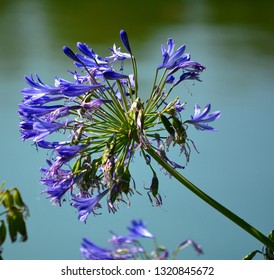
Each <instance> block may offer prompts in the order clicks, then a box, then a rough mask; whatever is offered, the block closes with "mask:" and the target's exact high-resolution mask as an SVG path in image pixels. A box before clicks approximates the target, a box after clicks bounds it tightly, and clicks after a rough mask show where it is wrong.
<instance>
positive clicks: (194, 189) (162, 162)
mask: <svg viewBox="0 0 274 280" xmlns="http://www.w3.org/2000/svg"><path fill="white" fill-rule="evenodd" d="M146 152H147V153H148V154H149V155H150V156H151V157H152V158H153V159H154V160H156V161H157V162H158V163H159V164H160V165H161V166H162V167H163V168H164V169H165V170H166V171H167V172H169V173H170V174H171V175H172V176H173V177H174V178H176V179H177V180H178V181H179V182H180V183H182V184H183V185H184V186H185V187H187V188H188V189H189V190H190V191H192V192H193V193H194V194H196V195H197V196H198V197H199V198H201V199H202V200H203V201H205V202H206V203H207V204H209V205H210V206H211V207H213V208H214V209H216V210H217V211H219V212H220V213H221V214H223V215H224V216H226V217H227V218H228V219H230V220H231V221H232V222H234V223H235V224H237V225H238V226H239V227H241V228H242V229H244V230H245V231H246V232H248V233H249V234H251V235H252V236H253V237H255V238H256V239H257V240H259V241H260V242H262V243H263V244H264V245H265V246H266V247H267V248H269V249H271V250H274V242H273V241H272V240H271V239H270V238H268V237H267V236H265V235H264V234H263V233H261V232H260V231H258V230H257V229H256V228H254V227H253V226H251V225H250V224H249V223H247V222H246V221H244V220H243V219H241V218H240V217H239V216H237V215H236V214H234V213H233V212H231V211H230V210H229V209H227V208H226V207H224V206H223V205H222V204H220V203H219V202H217V201H216V200H214V199H213V198H211V197H210V196H208V195H207V194H206V193H204V192H203V191H202V190H200V189H199V188H198V187H196V186H195V185H194V184H193V183H191V182H190V181H188V180H187V179H186V178H185V177H184V176H182V175H181V174H180V173H179V172H177V171H176V170H175V169H174V168H173V167H172V166H170V165H169V164H168V163H167V162H166V161H165V160H164V159H162V158H161V157H160V156H159V155H158V154H157V153H156V152H155V151H154V150H153V149H152V148H148V149H147V150H146Z"/></svg>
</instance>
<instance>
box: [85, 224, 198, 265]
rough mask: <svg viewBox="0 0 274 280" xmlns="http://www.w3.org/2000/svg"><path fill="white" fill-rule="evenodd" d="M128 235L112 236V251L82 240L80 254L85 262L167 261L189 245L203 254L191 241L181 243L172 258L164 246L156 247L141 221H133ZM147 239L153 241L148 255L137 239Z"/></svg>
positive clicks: (153, 238)
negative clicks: (152, 247) (151, 249)
mask: <svg viewBox="0 0 274 280" xmlns="http://www.w3.org/2000/svg"><path fill="white" fill-rule="evenodd" d="M127 229H128V231H129V234H128V235H116V234H113V235H112V237H111V239H110V240H109V243H110V244H111V246H112V249H109V248H103V247H100V246H97V245H95V244H94V243H93V242H91V241H90V240H89V239H87V238H83V240H82V246H81V248H80V252H81V254H82V257H83V258H84V259H86V260H142V259H144V260H148V259H149V260H151V259H156V260H167V259H169V258H171V257H172V258H173V259H176V257H177V254H178V253H179V252H180V251H181V250H183V249H184V248H186V247H187V246H189V245H192V246H193V248H194V250H195V251H196V252H197V254H198V255H201V254H203V251H202V248H201V246H200V245H198V244H197V243H196V242H194V241H193V240H192V239H187V240H185V241H183V242H181V243H180V244H179V245H178V246H177V248H176V249H175V250H174V251H173V253H172V256H170V252H169V251H168V250H167V249H166V248H165V247H164V246H158V245H157V240H156V238H155V236H154V235H153V234H152V233H150V232H149V231H148V229H147V227H146V226H145V225H144V223H143V221H142V220H139V221H137V220H133V221H132V222H131V227H128V228H127ZM142 238H149V239H152V240H153V243H154V247H155V248H154V250H153V251H152V252H151V253H149V252H148V251H147V250H145V248H144V247H143V246H142V244H141V243H140V241H139V239H142Z"/></svg>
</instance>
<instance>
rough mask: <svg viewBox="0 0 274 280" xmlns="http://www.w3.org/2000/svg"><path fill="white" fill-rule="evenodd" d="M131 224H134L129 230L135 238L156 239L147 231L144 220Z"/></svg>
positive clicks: (134, 221) (133, 221)
mask: <svg viewBox="0 0 274 280" xmlns="http://www.w3.org/2000/svg"><path fill="white" fill-rule="evenodd" d="M131 223H132V227H128V228H127V229H128V230H129V231H130V233H131V236H133V237H135V238H139V237H146V238H154V236H153V234H152V233H150V232H149V231H148V230H147V228H146V226H145V225H144V224H143V221H142V220H139V221H136V220H132V221H131Z"/></svg>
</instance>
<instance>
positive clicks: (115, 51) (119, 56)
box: [106, 44, 131, 63]
mask: <svg viewBox="0 0 274 280" xmlns="http://www.w3.org/2000/svg"><path fill="white" fill-rule="evenodd" d="M120 49H121V48H116V45H115V44H114V45H113V48H110V50H111V52H112V55H111V56H108V57H106V61H108V62H111V63H113V62H115V61H117V60H125V59H131V55H130V54H128V53H123V52H121V51H120Z"/></svg>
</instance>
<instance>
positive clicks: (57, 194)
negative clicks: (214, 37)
mask: <svg viewBox="0 0 274 280" xmlns="http://www.w3.org/2000/svg"><path fill="white" fill-rule="evenodd" d="M120 39H121V41H122V44H123V46H124V47H125V49H126V50H125V52H124V51H121V48H120V47H119V46H118V45H117V46H116V44H114V45H113V47H112V48H110V54H109V55H108V56H106V57H102V56H100V55H98V54H97V53H96V52H95V50H94V49H92V48H90V47H89V46H88V45H87V44H86V43H81V42H78V43H77V49H78V52H74V51H73V50H72V49H71V48H69V47H64V48H63V51H64V53H65V55H66V56H68V57H69V58H70V59H72V60H73V62H74V65H75V66H76V70H71V71H70V73H71V74H72V78H71V80H67V79H63V78H61V77H55V78H54V85H49V84H46V83H44V82H42V80H41V79H40V77H39V76H38V75H35V76H34V75H30V76H26V77H25V81H26V83H27V87H25V88H24V89H22V91H21V93H22V103H21V104H19V110H18V113H19V116H20V118H21V122H20V131H21V136H22V140H27V139H31V140H33V142H34V143H35V146H36V147H37V148H39V149H40V148H41V149H46V150H47V151H50V152H48V155H49V158H48V159H47V163H48V166H47V167H46V168H42V169H41V172H42V174H43V177H42V178H41V180H40V182H41V183H42V184H43V185H44V186H45V190H44V191H43V193H45V194H47V197H48V198H49V199H50V200H51V202H52V203H53V204H58V205H62V202H64V201H66V200H68V201H70V204H71V205H72V206H73V207H75V208H77V210H78V218H79V220H80V221H82V222H86V220H87V218H88V217H89V215H90V213H93V214H95V213H97V212H96V209H97V208H100V207H102V200H106V204H107V207H108V210H109V211H110V212H116V211H117V210H118V209H119V204H120V203H127V204H130V197H131V196H132V195H133V194H134V193H137V194H139V193H140V187H139V185H140V182H138V181H136V180H135V179H134V178H133V176H132V172H131V170H132V169H131V166H132V164H133V159H134V157H135V154H138V155H141V157H142V158H143V160H144V163H145V164H144V166H146V167H148V168H149V169H150V170H151V174H152V179H151V180H150V181H149V182H151V184H150V187H145V189H146V191H147V194H148V197H149V200H150V201H151V203H152V204H154V205H157V206H160V205H162V203H163V201H162V196H161V195H160V191H161V187H162V186H161V183H160V180H159V178H158V175H157V172H156V170H155V167H154V165H153V159H154V160H156V161H157V162H158V163H160V161H162V162H164V163H166V164H168V165H169V166H171V167H172V168H173V169H179V168H181V169H182V168H184V167H185V165H186V163H188V162H189V159H190V154H191V148H192V147H195V146H194V142H193V140H190V139H189V138H188V134H189V129H188V126H189V124H193V125H194V126H195V127H196V128H197V129H200V130H211V131H214V129H213V128H211V127H210V126H208V125H207V123H208V122H212V121H214V120H215V119H217V118H218V117H219V115H220V113H219V112H218V111H217V112H214V113H209V111H210V105H208V106H207V107H206V108H205V110H204V111H202V112H201V111H200V107H198V105H196V106H195V113H194V115H193V116H192V117H191V118H189V119H187V118H186V117H185V115H184V114H182V112H183V109H184V108H185V106H186V104H187V103H186V102H185V101H182V97H180V98H178V97H177V96H174V95H173V92H174V91H173V89H174V88H175V87H178V86H179V85H181V83H183V82H184V81H185V80H200V78H199V75H200V74H201V72H202V71H204V69H205V67H204V66H203V65H202V64H200V63H198V62H196V61H193V60H190V54H189V53H185V49H186V46H185V45H182V46H180V47H179V48H178V49H177V50H175V43H174V41H173V39H171V38H170V39H168V43H167V47H164V46H162V48H161V50H162V62H161V64H160V65H159V66H158V67H156V75H155V79H154V82H153V86H152V91H151V93H150V95H148V94H146V95H145V96H147V97H148V99H147V100H142V99H141V97H140V96H139V92H138V72H137V63H136V59H135V57H134V55H133V53H132V49H131V46H130V43H129V39H128V35H127V33H126V31H124V30H121V32H120ZM159 55H161V54H160V53H159ZM127 61H130V62H131V63H130V64H129V65H131V66H132V71H125V70H124V67H123V66H124V64H125V63H127ZM125 69H130V68H128V67H127V68H125ZM160 72H162V76H160V75H159V73H160ZM171 149H177V150H178V153H179V154H182V155H184V156H185V159H186V162H185V161H183V162H178V163H177V162H175V161H174V160H172V159H170V158H169V151H170V150H171ZM195 150H196V148H195ZM136 152H137V153H136ZM159 159H160V160H159ZM166 173H168V172H166ZM145 185H147V184H145ZM130 229H131V233H132V234H135V236H139V237H140V236H143V237H148V238H153V235H152V234H151V233H150V232H149V231H147V229H146V228H145V226H144V225H143V224H142V223H141V222H140V221H139V222H138V221H134V222H133V224H132V227H131V228H130Z"/></svg>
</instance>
